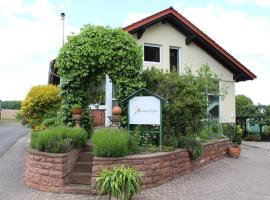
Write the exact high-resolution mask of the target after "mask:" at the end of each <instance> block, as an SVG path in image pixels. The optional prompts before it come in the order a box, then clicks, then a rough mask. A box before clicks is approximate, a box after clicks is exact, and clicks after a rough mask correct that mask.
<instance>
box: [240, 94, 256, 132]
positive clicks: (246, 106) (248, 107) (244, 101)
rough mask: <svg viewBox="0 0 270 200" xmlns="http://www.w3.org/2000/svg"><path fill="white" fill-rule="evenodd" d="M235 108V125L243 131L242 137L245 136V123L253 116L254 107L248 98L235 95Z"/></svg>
mask: <svg viewBox="0 0 270 200" xmlns="http://www.w3.org/2000/svg"><path fill="white" fill-rule="evenodd" d="M235 107H236V119H237V123H238V124H240V126H241V127H242V128H243V129H244V135H247V125H246V121H247V119H248V118H251V117H252V116H253V115H254V110H255V106H254V105H253V102H252V100H251V99H250V98H249V97H247V96H245V95H237V96H236V97H235Z"/></svg>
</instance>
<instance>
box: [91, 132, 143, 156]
mask: <svg viewBox="0 0 270 200" xmlns="http://www.w3.org/2000/svg"><path fill="white" fill-rule="evenodd" d="M92 143H93V152H94V155H95V156H99V157H122V156H126V155H129V154H130V153H136V151H137V150H138V144H137V143H136V142H134V137H133V136H129V134H128V132H127V131H125V130H123V129H116V128H102V129H98V130H97V131H95V133H94V135H93V137H92Z"/></svg>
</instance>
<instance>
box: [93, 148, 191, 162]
mask: <svg viewBox="0 0 270 200" xmlns="http://www.w3.org/2000/svg"><path fill="white" fill-rule="evenodd" d="M181 151H186V149H176V150H175V151H170V152H155V153H147V154H135V155H130V156H124V157H117V158H112V157H96V156H95V157H94V158H93V160H94V161H95V160H110V161H112V160H115V161H116V160H134V159H143V158H155V157H161V156H167V155H171V154H173V153H178V152H181Z"/></svg>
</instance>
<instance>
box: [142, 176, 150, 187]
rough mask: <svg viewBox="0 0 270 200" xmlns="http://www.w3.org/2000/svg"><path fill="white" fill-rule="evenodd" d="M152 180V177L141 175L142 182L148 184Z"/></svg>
mask: <svg viewBox="0 0 270 200" xmlns="http://www.w3.org/2000/svg"><path fill="white" fill-rule="evenodd" d="M151 182H152V177H143V178H142V183H143V184H144V185H145V184H149V183H151Z"/></svg>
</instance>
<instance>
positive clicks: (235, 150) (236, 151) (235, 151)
mask: <svg viewBox="0 0 270 200" xmlns="http://www.w3.org/2000/svg"><path fill="white" fill-rule="evenodd" d="M240 153H241V148H240V147H239V145H238V144H233V145H231V146H230V147H229V154H230V157H231V158H239V155H240Z"/></svg>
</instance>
